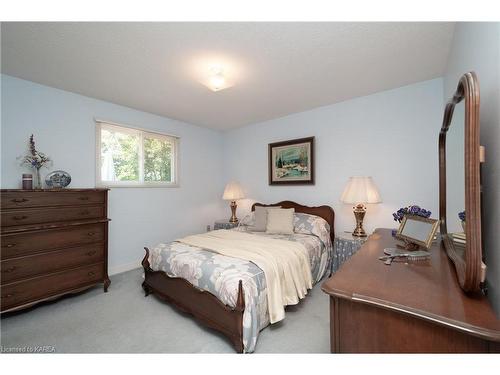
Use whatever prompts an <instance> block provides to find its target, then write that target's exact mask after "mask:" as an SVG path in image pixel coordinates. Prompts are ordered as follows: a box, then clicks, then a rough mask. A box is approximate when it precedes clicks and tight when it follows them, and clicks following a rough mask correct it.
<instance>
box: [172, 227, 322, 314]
mask: <svg viewBox="0 0 500 375" xmlns="http://www.w3.org/2000/svg"><path fill="white" fill-rule="evenodd" d="M177 241H178V242H181V243H184V244H187V245H190V246H196V247H200V248H204V249H208V250H211V251H214V252H216V253H218V254H222V255H225V256H230V257H233V258H238V259H242V260H246V261H250V262H252V263H254V264H256V265H257V266H258V267H259V268H260V269H262V271H263V272H264V274H265V277H266V283H267V288H268V293H267V299H268V309H269V317H270V322H271V323H276V322H278V321H280V320H282V319H284V317H285V306H286V305H294V304H297V303H298V302H299V300H300V299H302V298H304V297H305V295H306V294H307V290H308V289H311V288H312V276H311V266H310V262H309V257H308V252H307V249H306V248H305V246H304V245H303V244H301V243H299V242H293V241H286V240H281V239H274V238H267V237H263V236H255V235H252V234H248V233H244V232H238V231H228V230H217V231H212V232H208V233H203V234H197V235H192V236H187V237H184V238H182V239H179V240H177Z"/></svg>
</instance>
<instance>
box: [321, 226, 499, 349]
mask: <svg viewBox="0 0 500 375" xmlns="http://www.w3.org/2000/svg"><path fill="white" fill-rule="evenodd" d="M397 243H400V242H399V241H397V240H396V239H395V238H394V237H393V236H392V234H391V230H390V229H377V230H376V231H375V232H374V233H373V234H372V235H371V236H370V237H369V238H368V240H367V241H366V242H365V243H364V244H363V246H362V247H361V249H360V250H359V251H358V252H357V253H356V254H354V255H353V256H352V258H351V259H349V260H348V261H347V262H346V263H345V264H344V265H343V266H342V267H341V268H340V270H339V271H338V272H337V273H335V274H334V275H333V277H331V278H330V279H328V280H327V281H326V282H325V283H323V285H322V289H323V291H324V292H325V293H327V294H329V295H330V349H331V352H332V353H486V352H500V320H498V319H497V317H496V316H495V313H494V312H493V310H492V308H491V306H490V304H489V302H488V299H487V298H486V297H485V296H482V295H481V294H473V295H467V294H465V293H464V292H463V290H462V289H461V288H460V285H459V283H458V281H457V276H456V273H455V269H454V267H453V264H452V262H451V261H450V260H449V259H448V256H447V255H446V251H445V250H444V248H443V247H442V246H443V245H442V242H441V241H439V242H434V244H433V245H432V247H431V248H430V249H429V251H430V253H431V258H430V259H429V260H422V261H408V262H405V261H404V260H400V261H398V260H395V261H393V262H392V264H391V265H390V266H388V265H385V264H384V262H383V261H380V260H379V259H378V258H379V257H380V256H382V255H384V248H388V247H396V245H397Z"/></svg>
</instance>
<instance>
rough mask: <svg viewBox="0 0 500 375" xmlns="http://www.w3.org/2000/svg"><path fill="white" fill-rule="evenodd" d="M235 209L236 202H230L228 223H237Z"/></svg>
mask: <svg viewBox="0 0 500 375" xmlns="http://www.w3.org/2000/svg"><path fill="white" fill-rule="evenodd" d="M236 207H237V206H236V201H231V218H230V219H229V222H230V223H233V224H236V223H237V222H238V218H237V217H236Z"/></svg>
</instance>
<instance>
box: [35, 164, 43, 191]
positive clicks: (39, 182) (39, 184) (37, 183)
mask: <svg viewBox="0 0 500 375" xmlns="http://www.w3.org/2000/svg"><path fill="white" fill-rule="evenodd" d="M34 188H35V189H41V188H42V178H41V177H40V168H36V181H35V187H34Z"/></svg>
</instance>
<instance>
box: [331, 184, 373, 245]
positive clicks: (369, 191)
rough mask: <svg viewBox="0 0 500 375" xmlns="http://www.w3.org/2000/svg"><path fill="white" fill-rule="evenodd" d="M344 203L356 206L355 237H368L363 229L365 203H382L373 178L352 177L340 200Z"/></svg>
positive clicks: (354, 208)
mask: <svg viewBox="0 0 500 375" xmlns="http://www.w3.org/2000/svg"><path fill="white" fill-rule="evenodd" d="M340 200H341V202H342V203H350V204H355V206H354V207H353V212H354V217H355V218H356V228H355V229H354V231H353V232H352V235H353V236H355V237H366V232H365V230H364V229H363V218H364V217H365V213H366V206H365V203H380V202H382V199H381V198H380V194H379V193H378V190H377V187H376V186H375V184H374V182H373V180H372V178H371V177H350V178H349V181H348V182H347V185H346V187H345V189H344V192H343V193H342V197H341V198H340Z"/></svg>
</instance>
